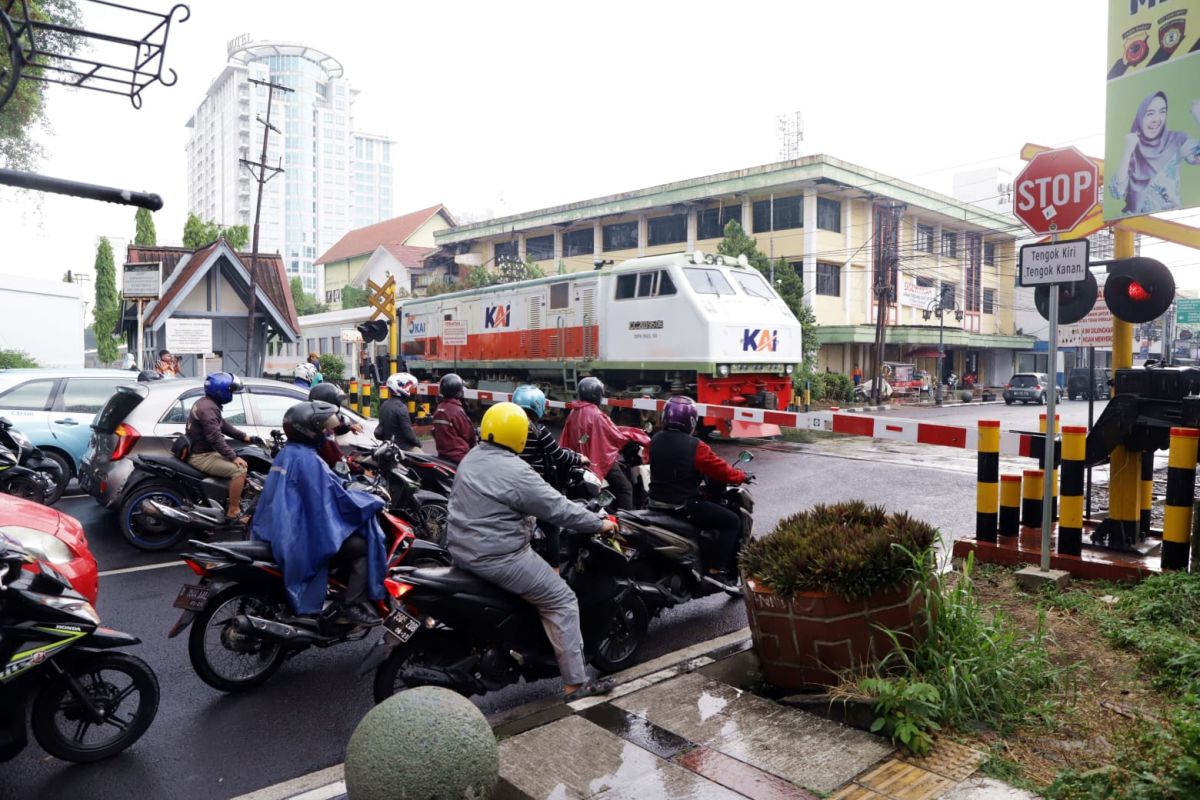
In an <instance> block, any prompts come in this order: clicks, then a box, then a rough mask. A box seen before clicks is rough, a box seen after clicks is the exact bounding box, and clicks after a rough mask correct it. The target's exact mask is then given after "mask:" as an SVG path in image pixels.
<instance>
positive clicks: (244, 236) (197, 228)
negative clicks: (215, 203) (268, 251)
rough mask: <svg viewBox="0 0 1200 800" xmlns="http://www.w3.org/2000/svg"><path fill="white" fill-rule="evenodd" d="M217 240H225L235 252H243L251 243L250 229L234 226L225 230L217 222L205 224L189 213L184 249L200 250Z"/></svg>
mask: <svg viewBox="0 0 1200 800" xmlns="http://www.w3.org/2000/svg"><path fill="white" fill-rule="evenodd" d="M217 239H224V240H225V241H227V242H229V246H230V247H232V248H233V249H234V250H237V251H242V250H245V249H246V245H247V244H248V243H249V242H250V228H249V227H248V226H246V225H233V226H231V227H228V228H225V227H222V226H220V225H218V224H217V223H215V222H211V221H210V222H205V221H204V220H202V219H200V218H199V217H198V216H196V215H195V214H192V213H190V212H189V213H188V218H187V222H185V223H184V225H183V246H184V247H186V248H188V249H189V250H199V249H200V248H201V247H207V246H208V245H210V244H212V243H213V242H215V241H216V240H217Z"/></svg>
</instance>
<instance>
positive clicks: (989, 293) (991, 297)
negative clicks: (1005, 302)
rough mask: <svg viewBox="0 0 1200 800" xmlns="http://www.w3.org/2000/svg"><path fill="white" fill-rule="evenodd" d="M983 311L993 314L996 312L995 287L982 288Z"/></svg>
mask: <svg viewBox="0 0 1200 800" xmlns="http://www.w3.org/2000/svg"><path fill="white" fill-rule="evenodd" d="M983 313H985V314H995V313H996V290H995V289H984V290H983Z"/></svg>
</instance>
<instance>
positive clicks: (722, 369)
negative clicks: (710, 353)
mask: <svg viewBox="0 0 1200 800" xmlns="http://www.w3.org/2000/svg"><path fill="white" fill-rule="evenodd" d="M717 374H718V375H720V376H721V377H722V378H728V377H729V365H728V364H717Z"/></svg>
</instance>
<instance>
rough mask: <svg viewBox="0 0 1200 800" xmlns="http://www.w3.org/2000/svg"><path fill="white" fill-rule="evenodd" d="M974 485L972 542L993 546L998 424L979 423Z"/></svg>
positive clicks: (997, 493)
mask: <svg viewBox="0 0 1200 800" xmlns="http://www.w3.org/2000/svg"><path fill="white" fill-rule="evenodd" d="M978 459H979V462H978V468H977V472H976V485H975V538H976V539H977V540H978V541H981V542H995V541H996V530H997V528H998V526H999V514H998V512H999V505H1000V421H999V420H992V419H981V420H979V456H978Z"/></svg>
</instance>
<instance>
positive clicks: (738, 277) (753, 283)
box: [733, 271, 772, 300]
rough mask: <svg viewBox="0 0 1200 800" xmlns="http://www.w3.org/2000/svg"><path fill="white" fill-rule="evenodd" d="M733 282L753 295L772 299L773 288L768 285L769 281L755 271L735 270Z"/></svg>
mask: <svg viewBox="0 0 1200 800" xmlns="http://www.w3.org/2000/svg"><path fill="white" fill-rule="evenodd" d="M733 282H734V283H736V284H737V285H738V286H740V287H741V289H742V291H743V292H745V293H746V294H748V295H750V296H751V297H761V298H763V299H765V300H770V299H771V297H772V295H771V288H770V287H769V286H767V282H766V281H765V280H763V278H762V276H761V275H758V274H756V273H753V272H742V271H738V272H734V273H733Z"/></svg>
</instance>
